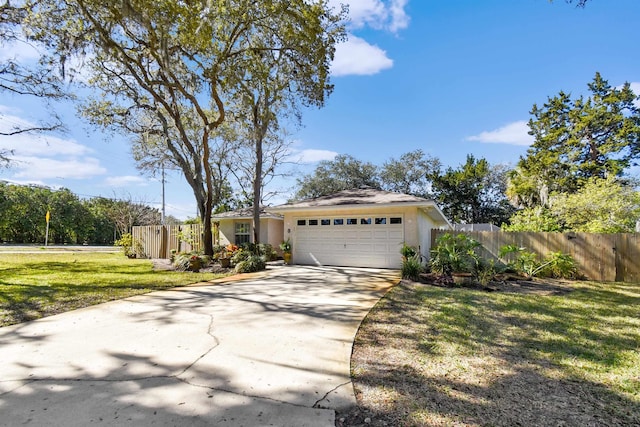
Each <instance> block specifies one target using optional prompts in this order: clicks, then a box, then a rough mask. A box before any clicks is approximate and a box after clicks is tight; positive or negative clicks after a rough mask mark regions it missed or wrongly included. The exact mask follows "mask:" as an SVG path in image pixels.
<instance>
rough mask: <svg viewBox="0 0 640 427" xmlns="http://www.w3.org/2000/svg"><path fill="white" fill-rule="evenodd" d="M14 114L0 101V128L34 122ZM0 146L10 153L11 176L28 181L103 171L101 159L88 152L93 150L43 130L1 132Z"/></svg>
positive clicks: (30, 125)
mask: <svg viewBox="0 0 640 427" xmlns="http://www.w3.org/2000/svg"><path fill="white" fill-rule="evenodd" d="M15 114H16V111H15V110H12V109H10V108H9V107H6V106H2V105H0V131H4V132H10V131H13V130H15V129H16V128H28V127H33V126H37V125H36V124H34V123H33V122H31V121H29V120H26V119H23V118H22V117H19V116H17V115H15ZM0 150H6V151H10V152H12V153H13V154H12V155H11V160H12V163H11V171H14V172H15V173H14V175H13V177H14V178H21V179H24V180H26V181H28V182H30V183H38V182H39V181H38V180H41V179H64V178H69V179H87V178H91V177H94V176H97V175H102V174H104V173H106V169H105V168H104V167H102V166H101V165H100V161H99V160H98V159H96V158H94V157H90V156H89V155H90V154H91V153H92V152H93V150H91V149H89V148H88V147H86V146H84V145H82V144H79V143H78V142H76V141H74V140H72V139H65V138H60V137H57V136H52V135H47V134H44V133H42V134H41V133H18V134H15V135H11V136H0Z"/></svg>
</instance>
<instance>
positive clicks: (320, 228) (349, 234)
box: [293, 214, 404, 268]
mask: <svg viewBox="0 0 640 427" xmlns="http://www.w3.org/2000/svg"><path fill="white" fill-rule="evenodd" d="M294 224H295V226H294V227H295V228H294V233H293V262H294V263H295V264H307V265H333V266H343V267H374V268H400V267H401V265H402V259H401V256H400V248H401V247H402V244H403V242H404V217H403V216H402V215H399V214H392V215H384V214H375V215H357V216H356V215H351V216H349V215H342V216H314V217H298V218H295V219H294Z"/></svg>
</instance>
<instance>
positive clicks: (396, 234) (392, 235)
mask: <svg viewBox="0 0 640 427" xmlns="http://www.w3.org/2000/svg"><path fill="white" fill-rule="evenodd" d="M403 239H404V233H403V232H402V230H391V231H389V240H400V241H402V240H403Z"/></svg>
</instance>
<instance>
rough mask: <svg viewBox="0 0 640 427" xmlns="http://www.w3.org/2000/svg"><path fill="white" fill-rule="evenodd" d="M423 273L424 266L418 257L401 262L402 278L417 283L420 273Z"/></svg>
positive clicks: (414, 256)
mask: <svg viewBox="0 0 640 427" xmlns="http://www.w3.org/2000/svg"><path fill="white" fill-rule="evenodd" d="M423 271H424V266H423V265H422V262H421V260H420V255H417V254H415V255H413V256H411V257H408V258H404V259H403V260H402V278H403V279H409V280H413V281H417V280H419V279H420V273H422V272H423Z"/></svg>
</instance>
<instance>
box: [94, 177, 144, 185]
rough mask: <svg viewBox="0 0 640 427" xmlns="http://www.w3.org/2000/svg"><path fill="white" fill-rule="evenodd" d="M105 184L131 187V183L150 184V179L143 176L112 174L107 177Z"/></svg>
mask: <svg viewBox="0 0 640 427" xmlns="http://www.w3.org/2000/svg"><path fill="white" fill-rule="evenodd" d="M104 182H105V185H107V186H109V187H129V186H131V185H137V186H145V185H148V184H149V181H148V180H147V179H145V178H143V177H141V176H134V175H125V176H110V177H109V178H107V179H105V181H104Z"/></svg>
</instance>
